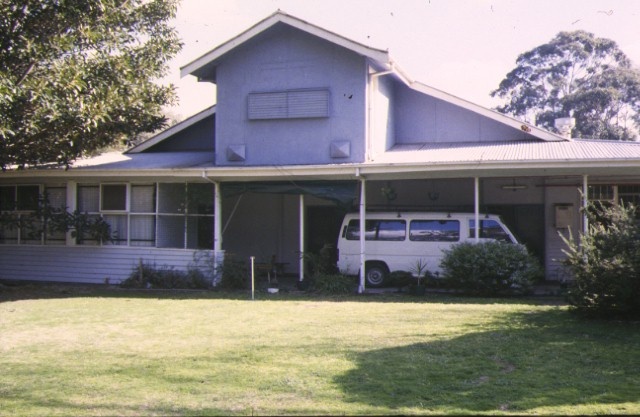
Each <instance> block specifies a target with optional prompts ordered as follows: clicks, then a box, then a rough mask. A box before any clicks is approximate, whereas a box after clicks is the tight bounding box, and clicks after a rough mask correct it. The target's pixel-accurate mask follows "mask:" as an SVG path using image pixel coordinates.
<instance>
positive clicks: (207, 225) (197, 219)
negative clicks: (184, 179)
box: [157, 183, 213, 249]
mask: <svg viewBox="0 0 640 417" xmlns="http://www.w3.org/2000/svg"><path fill="white" fill-rule="evenodd" d="M158 194H159V198H158V239H157V246H158V247H160V248H186V249H211V248H213V185H211V184H195V183H187V184H184V183H178V184H159V188H158Z"/></svg>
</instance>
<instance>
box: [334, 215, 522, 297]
mask: <svg viewBox="0 0 640 417" xmlns="http://www.w3.org/2000/svg"><path fill="white" fill-rule="evenodd" d="M474 225H475V215H474V214H473V213H426V212H375V213H367V215H366V232H365V239H366V242H365V255H366V264H365V265H366V267H365V268H366V269H365V276H366V280H367V285H369V286H372V287H377V286H380V285H382V284H383V283H384V281H385V279H386V278H387V276H388V275H389V273H390V272H393V271H410V272H414V274H415V269H416V265H417V264H418V263H421V264H423V265H424V264H425V263H426V269H427V270H428V271H429V272H431V273H436V272H440V261H441V260H442V257H443V252H442V251H443V250H444V249H449V248H450V247H451V246H452V245H454V244H456V243H459V242H466V241H470V242H475V230H474V229H475V226H474ZM486 240H497V241H504V242H510V243H517V240H516V239H515V237H514V236H513V234H512V233H511V232H510V231H509V229H508V228H507V227H506V226H505V225H504V224H503V223H502V221H501V220H500V218H499V217H498V216H496V215H485V214H482V215H481V216H480V241H486ZM338 269H339V270H340V272H342V273H344V274H347V275H357V274H358V271H359V269H360V216H359V214H358V213H350V214H347V215H346V216H345V217H344V220H343V221H342V227H341V229H340V236H339V237H338Z"/></svg>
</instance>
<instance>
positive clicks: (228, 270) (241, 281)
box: [218, 253, 250, 290]
mask: <svg viewBox="0 0 640 417" xmlns="http://www.w3.org/2000/svg"><path fill="white" fill-rule="evenodd" d="M221 269H222V277H221V279H220V284H219V285H218V286H219V287H220V288H222V289H226V290H244V289H247V288H249V282H250V280H249V278H250V276H249V267H248V265H247V262H246V261H244V260H242V259H240V258H239V257H237V256H236V255H233V254H231V253H227V254H225V256H224V261H223V262H222V268H221Z"/></svg>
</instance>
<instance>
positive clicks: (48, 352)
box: [0, 286, 640, 416]
mask: <svg viewBox="0 0 640 417" xmlns="http://www.w3.org/2000/svg"><path fill="white" fill-rule="evenodd" d="M15 291H16V290H15V289H13V288H9V289H7V288H6V287H5V289H4V290H3V289H0V415H3V416H5V415H6V416H19V415H29V416H33V415H47V416H48V415H73V416H78V415H80V416H82V415H91V416H94V415H273V414H278V415H283V414H284V415H301V414H314V415H323V414H332V415H335V414H343V415H356V414H396V415H397V414H456V415H457V414H501V413H504V414H554V415H557V414H565V415H566V414H598V413H601V414H611V413H615V414H640V331H639V330H640V325H639V324H638V323H623V322H602V321H584V320H581V319H580V318H578V317H576V316H574V315H572V314H570V313H569V312H568V310H567V308H566V307H565V306H562V305H552V304H549V303H546V304H545V303H541V302H540V300H535V299H533V300H526V299H516V300H489V299H470V298H453V297H444V296H436V295H428V296H427V297H425V298H412V297H411V296H408V295H401V294H388V295H365V296H352V297H344V298H334V299H322V298H317V297H310V296H296V295H293V294H278V295H268V294H258V296H257V299H256V300H255V301H251V300H249V299H248V297H247V295H246V294H235V295H230V294H226V295H225V294H218V293H212V292H149V291H137V292H136V291H125V290H113V289H112V290H108V289H99V288H86V287H80V288H76V287H61V286H51V287H34V288H33V291H29V290H28V289H27V290H25V289H21V290H20V291H19V292H15Z"/></svg>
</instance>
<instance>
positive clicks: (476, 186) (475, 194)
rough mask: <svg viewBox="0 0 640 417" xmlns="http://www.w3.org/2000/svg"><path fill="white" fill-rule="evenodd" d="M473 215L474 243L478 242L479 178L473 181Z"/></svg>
mask: <svg viewBox="0 0 640 417" xmlns="http://www.w3.org/2000/svg"><path fill="white" fill-rule="evenodd" d="M473 212H474V213H473V214H474V221H475V226H476V236H475V242H476V243H478V242H480V178H478V177H475V178H474V179H473Z"/></svg>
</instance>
